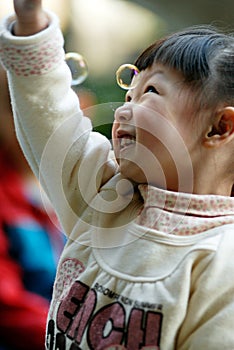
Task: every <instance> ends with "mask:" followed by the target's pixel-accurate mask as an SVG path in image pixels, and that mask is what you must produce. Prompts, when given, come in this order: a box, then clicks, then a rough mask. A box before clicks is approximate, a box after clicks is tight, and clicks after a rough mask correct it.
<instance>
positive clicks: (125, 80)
mask: <svg viewBox="0 0 234 350" xmlns="http://www.w3.org/2000/svg"><path fill="white" fill-rule="evenodd" d="M139 73H140V71H139V69H138V68H137V67H136V66H134V65H133V64H129V63H126V64H123V65H122V66H120V67H119V69H118V70H117V71H116V80H117V83H118V85H119V86H120V87H121V88H122V89H124V90H130V89H134V88H135V87H136V84H137V80H136V79H133V78H134V77H136V76H137V75H138V74H139Z"/></svg>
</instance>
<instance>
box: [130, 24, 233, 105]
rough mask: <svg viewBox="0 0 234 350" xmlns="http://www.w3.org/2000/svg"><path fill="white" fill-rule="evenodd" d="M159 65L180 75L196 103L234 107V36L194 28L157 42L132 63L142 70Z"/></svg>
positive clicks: (206, 28)
mask: <svg viewBox="0 0 234 350" xmlns="http://www.w3.org/2000/svg"><path fill="white" fill-rule="evenodd" d="M155 62H158V63H161V64H163V65H166V66H168V67H170V68H174V69H176V70H177V71H179V72H181V73H182V75H183V77H184V83H185V84H186V85H188V86H190V87H191V88H193V90H194V91H195V92H196V101H197V102H199V105H200V107H201V105H202V106H203V107H204V105H205V106H207V107H213V108H215V107H216V106H217V105H218V104H219V103H223V104H227V105H232V106H233V105H234V37H233V36H232V35H231V34H225V33H223V32H221V31H219V30H218V29H216V28H214V27H212V26H195V27H190V28H187V29H185V30H183V31H180V32H177V33H174V34H172V35H169V36H167V37H165V38H164V39H161V40H158V41H156V42H155V43H154V44H152V45H151V46H150V47H148V48H147V49H146V50H145V51H144V52H143V53H142V54H141V55H140V56H139V57H138V58H137V60H136V61H135V63H134V64H135V65H136V66H137V68H138V69H139V70H140V71H141V70H145V69H146V68H148V67H151V66H152V65H153V63H155Z"/></svg>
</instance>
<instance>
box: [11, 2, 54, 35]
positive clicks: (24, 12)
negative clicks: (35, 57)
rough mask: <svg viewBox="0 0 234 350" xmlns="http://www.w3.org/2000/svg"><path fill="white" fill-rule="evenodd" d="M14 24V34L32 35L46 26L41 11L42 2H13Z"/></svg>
mask: <svg viewBox="0 0 234 350" xmlns="http://www.w3.org/2000/svg"><path fill="white" fill-rule="evenodd" d="M14 8H15V13H16V22H15V24H14V28H13V31H14V34H15V35H17V36H28V35H33V34H36V33H38V32H40V31H41V30H43V29H45V28H46V27H47V26H48V23H49V21H48V18H47V16H46V14H45V12H44V11H43V9H42V0H14Z"/></svg>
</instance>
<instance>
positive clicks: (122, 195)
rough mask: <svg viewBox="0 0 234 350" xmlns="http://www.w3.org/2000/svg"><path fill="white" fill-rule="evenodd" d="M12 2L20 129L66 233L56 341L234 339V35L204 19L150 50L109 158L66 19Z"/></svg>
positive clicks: (55, 308) (65, 345)
mask: <svg viewBox="0 0 234 350" xmlns="http://www.w3.org/2000/svg"><path fill="white" fill-rule="evenodd" d="M14 3H15V10H16V17H14V16H13V17H9V18H8V19H7V20H6V22H5V24H4V28H3V30H2V32H1V40H0V42H1V59H2V61H3V63H4V65H5V67H6V69H7V70H8V78H9V85H10V90H11V96H12V102H13V108H14V115H15V125H16V131H17V134H18V138H19V140H20V143H21V145H22V148H23V149H24V152H25V154H26V156H27V158H28V160H29V162H30V164H31V166H32V168H33V170H34V172H35V174H37V176H38V177H39V178H40V180H41V183H42V184H43V186H44V188H45V190H46V191H47V193H48V195H49V197H50V199H51V201H52V203H53V205H54V208H55V209H56V212H57V214H58V217H59V218H60V222H61V224H62V227H63V229H64V231H65V232H66V233H67V236H68V241H67V244H66V247H65V249H64V252H63V254H62V257H61V260H60V263H59V266H58V271H57V277H56V281H55V286H54V293H53V300H52V303H51V307H50V311H49V315H48V323H47V340H46V348H47V349H50V350H52V349H60V350H62V349H66V350H75V349H83V350H84V349H105V350H107V349H109V350H110V349H129V350H135V349H145V350H146V349H159V348H160V349H161V350H172V349H180V350H187V349H190V350H197V349H208V350H215V349H217V350H218V349H228V350H230V349H233V348H234V333H233V323H234V284H233V281H232V276H233V273H234V260H233V254H234V240H233V234H234V199H233V198H232V197H231V192H232V187H233V183H234V161H233V152H234V91H233V86H234V81H233V79H234V74H233V73H234V39H233V37H231V36H228V35H224V34H220V33H218V32H216V31H215V30H214V29H209V28H208V29H207V28H202V27H197V28H194V29H188V30H185V31H183V32H180V33H176V34H173V35H171V36H169V37H167V38H165V39H162V40H160V41H158V42H156V43H155V44H153V45H152V46H151V47H150V48H148V49H146V51H145V52H144V53H142V54H141V55H140V57H139V58H138V59H137V60H136V62H135V65H136V67H137V68H138V69H139V71H140V73H139V74H138V75H137V76H135V77H134V78H133V83H132V88H131V89H130V90H129V91H128V92H127V94H126V102H125V103H124V104H123V105H122V106H121V107H119V108H118V109H117V110H116V112H115V120H114V124H113V150H114V153H115V157H113V154H112V150H111V145H110V143H109V141H108V140H107V139H106V138H105V137H104V136H102V135H100V134H98V133H95V132H92V131H91V123H90V120H89V119H87V118H86V117H84V116H83V114H82V112H81V110H80V108H79V104H78V101H77V96H76V95H75V94H74V93H73V91H72V90H71V88H70V81H71V77H70V73H69V70H68V68H67V66H66V63H65V62H64V53H63V49H62V45H63V40H62V36H61V33H60V31H59V28H58V23H57V19H56V17H55V16H54V15H53V14H51V13H48V12H43V10H42V8H41V0H33V1H32V0H30V1H29V0H25V1H20V0H15V1H14ZM32 254H33V252H32ZM42 254H43V252H42Z"/></svg>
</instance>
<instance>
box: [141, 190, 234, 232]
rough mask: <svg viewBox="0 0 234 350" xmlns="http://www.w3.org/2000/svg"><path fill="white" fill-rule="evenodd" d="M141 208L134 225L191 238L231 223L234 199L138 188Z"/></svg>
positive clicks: (233, 219)
mask: <svg viewBox="0 0 234 350" xmlns="http://www.w3.org/2000/svg"><path fill="white" fill-rule="evenodd" d="M139 191H140V193H141V196H142V197H143V199H144V209H143V210H142V212H141V214H140V216H139V217H138V219H137V223H138V224H140V225H143V226H146V227H149V228H152V229H155V230H159V231H162V232H164V233H170V234H176V235H192V234H196V233H201V232H204V231H206V230H209V229H211V228H214V227H216V226H221V225H225V224H230V223H234V198H233V197H225V196H216V195H197V194H188V193H180V192H172V191H167V190H162V189H159V188H157V187H153V186H150V185H139Z"/></svg>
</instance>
